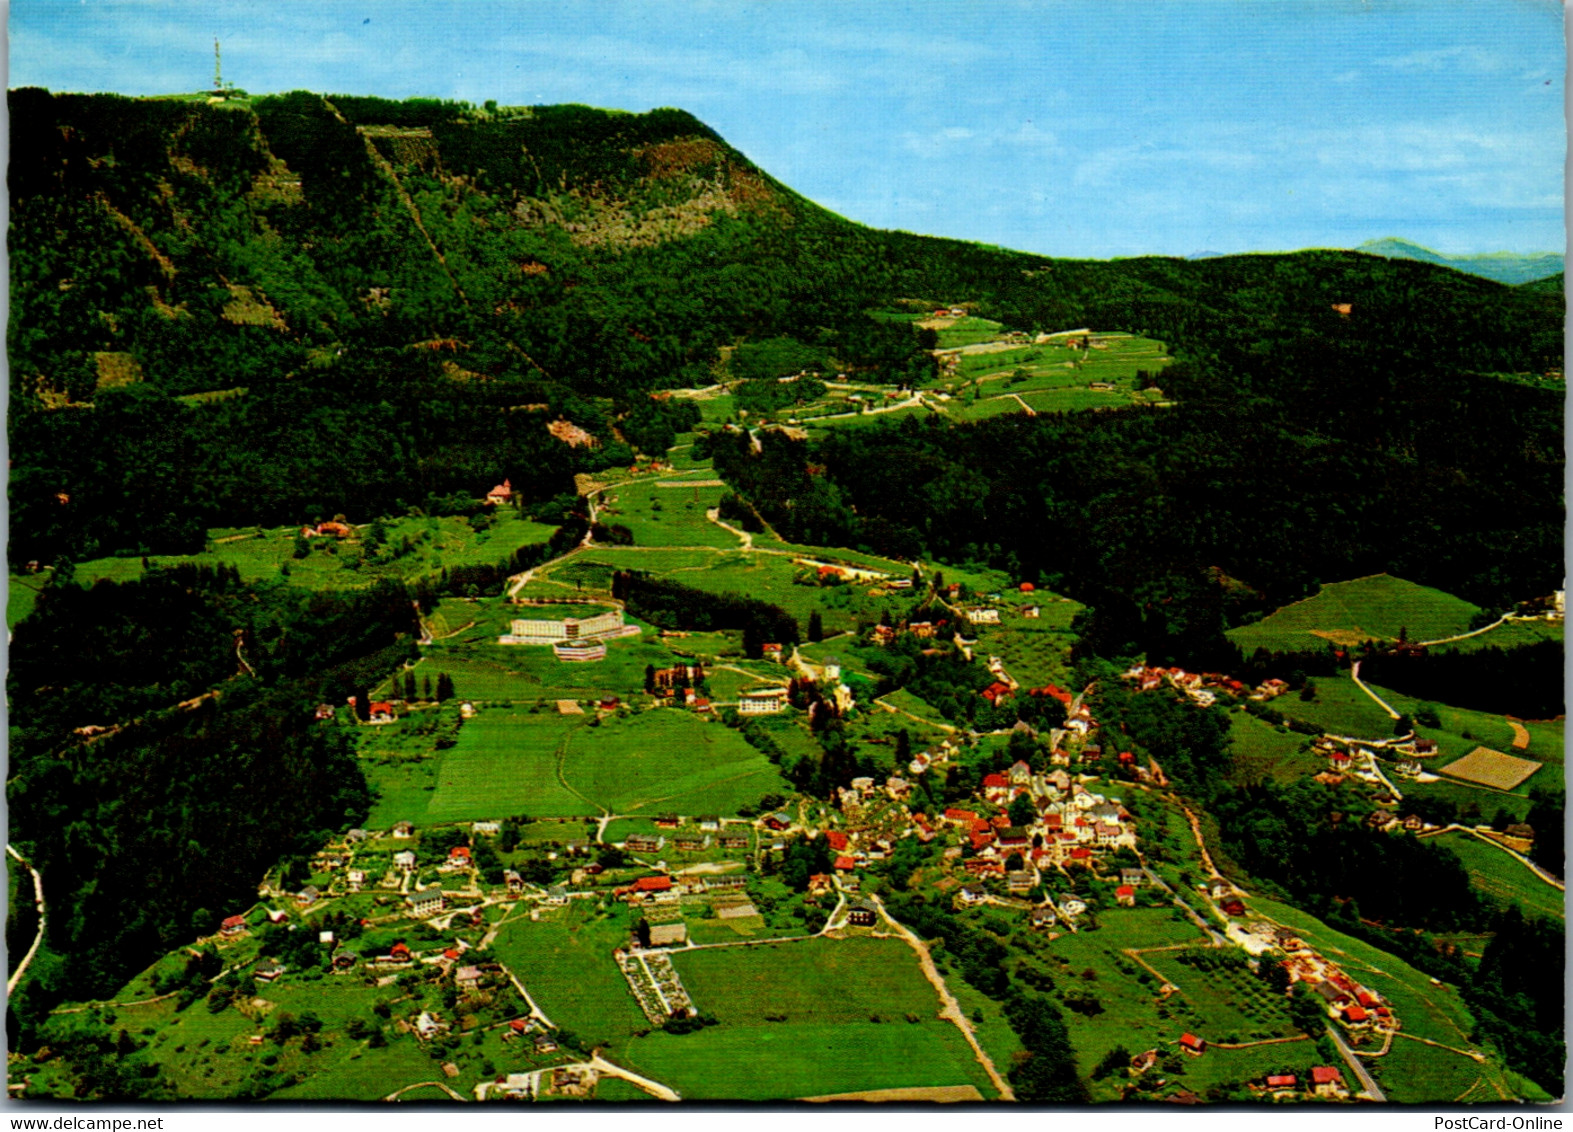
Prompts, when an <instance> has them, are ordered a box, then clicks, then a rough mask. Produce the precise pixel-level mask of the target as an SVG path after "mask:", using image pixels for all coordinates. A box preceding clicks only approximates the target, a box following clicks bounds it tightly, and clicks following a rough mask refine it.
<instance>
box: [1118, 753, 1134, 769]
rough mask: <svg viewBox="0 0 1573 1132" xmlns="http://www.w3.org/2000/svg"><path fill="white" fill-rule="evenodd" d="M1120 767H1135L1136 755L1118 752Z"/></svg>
mask: <svg viewBox="0 0 1573 1132" xmlns="http://www.w3.org/2000/svg"><path fill="white" fill-rule="evenodd" d="M1120 765H1121V766H1135V765H1136V754H1135V752H1133V751H1121V752H1120Z"/></svg>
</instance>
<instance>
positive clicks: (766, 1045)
mask: <svg viewBox="0 0 1573 1132" xmlns="http://www.w3.org/2000/svg"><path fill="white" fill-rule="evenodd" d="M625 1060H626V1061H627V1063H628V1065H629V1067H630V1068H633V1069H636V1070H637V1071H639V1072H641V1073H644V1074H646V1075H648V1076H650V1077H653V1078H655V1079H656V1080H658V1081H660V1082H662V1083H663V1084H666V1085H669V1086H671V1087H672V1088H674V1089H676V1090H677V1091H678V1092H679V1093H681V1094H682V1096H683V1098H684V1099H685V1100H740V1101H770V1100H791V1099H793V1098H797V1097H814V1096H827V1095H833V1094H836V1093H851V1092H859V1091H862V1090H866V1089H898V1088H912V1087H918V1086H933V1085H967V1084H970V1085H974V1086H976V1087H977V1088H978V1089H979V1090H980V1091H981V1092H982V1093H983V1095H984V1096H985V1097H989V1096H992V1095H993V1090H992V1089H991V1088H990V1087H989V1085H988V1082H987V1080H986V1078H984V1076H983V1072H982V1070H981V1068H980V1067H979V1066H978V1065H977V1063H976V1061H974V1060H973V1059H972V1051H971V1050H970V1049H969V1048H968V1047H967V1044H966V1042H965V1040H964V1039H963V1038H962V1037H961V1033H960V1031H958V1030H957V1029H956V1028H955V1027H954V1026H952V1025H951V1024H950V1023H948V1022H927V1023H919V1024H917V1025H909V1024H908V1023H906V1022H884V1023H874V1022H840V1023H801V1024H798V1025H776V1026H772V1025H765V1026H727V1025H725V1024H723V1025H720V1026H714V1027H711V1028H709V1029H706V1030H701V1031H700V1032H699V1033H697V1034H687V1035H684V1036H681V1037H678V1036H674V1035H672V1034H666V1033H654V1034H651V1035H649V1036H648V1037H644V1038H640V1039H639V1040H637V1041H635V1042H633V1043H632V1044H631V1045H630V1046H629V1047H628V1051H627V1054H626V1057H625Z"/></svg>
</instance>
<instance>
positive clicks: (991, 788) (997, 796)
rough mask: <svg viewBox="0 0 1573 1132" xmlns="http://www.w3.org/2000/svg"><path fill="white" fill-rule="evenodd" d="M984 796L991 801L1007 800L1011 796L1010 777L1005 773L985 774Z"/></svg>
mask: <svg viewBox="0 0 1573 1132" xmlns="http://www.w3.org/2000/svg"><path fill="white" fill-rule="evenodd" d="M983 796H984V797H985V798H987V799H988V800H989V801H990V802H1005V801H1008V800H1009V798H1010V779H1008V778H1006V777H1005V776H1004V775H1003V774H986V775H984V776H983Z"/></svg>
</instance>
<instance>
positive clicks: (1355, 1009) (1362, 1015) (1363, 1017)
mask: <svg viewBox="0 0 1573 1132" xmlns="http://www.w3.org/2000/svg"><path fill="white" fill-rule="evenodd" d="M1344 1022H1345V1023H1347V1024H1348V1025H1350V1026H1366V1025H1369V1024H1370V1022H1371V1015H1370V1014H1368V1013H1367V1012H1366V1009H1365V1007H1363V1006H1360V1005H1358V1004H1351V1005H1349V1006H1346V1007H1344Z"/></svg>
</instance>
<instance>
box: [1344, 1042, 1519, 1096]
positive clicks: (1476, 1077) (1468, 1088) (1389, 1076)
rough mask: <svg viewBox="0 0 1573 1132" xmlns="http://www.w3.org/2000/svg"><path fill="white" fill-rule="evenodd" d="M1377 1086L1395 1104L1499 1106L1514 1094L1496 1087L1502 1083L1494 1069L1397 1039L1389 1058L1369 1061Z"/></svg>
mask: <svg viewBox="0 0 1573 1132" xmlns="http://www.w3.org/2000/svg"><path fill="white" fill-rule="evenodd" d="M1365 1064H1366V1068H1367V1069H1368V1070H1369V1071H1370V1073H1371V1076H1373V1077H1375V1078H1376V1083H1377V1084H1378V1085H1380V1086H1381V1087H1382V1091H1383V1092H1384V1093H1386V1094H1387V1099H1388V1100H1390V1101H1392V1102H1394V1103H1395V1104H1425V1103H1430V1104H1448V1103H1453V1102H1458V1103H1469V1104H1487V1103H1499V1102H1500V1101H1502V1100H1504V1099H1506V1097H1507V1095H1510V1094H1499V1093H1498V1092H1497V1090H1496V1089H1494V1088H1493V1087H1492V1081H1493V1079H1500V1074H1498V1073H1494V1072H1493V1071H1492V1070H1491V1068H1490V1067H1487V1066H1482V1065H1479V1064H1478V1063H1476V1062H1475V1061H1474V1060H1473V1059H1472V1058H1468V1057H1465V1056H1463V1055H1462V1054H1457V1053H1453V1052H1452V1051H1450V1050H1445V1049H1438V1048H1437V1047H1436V1046H1428V1045H1424V1044H1423V1043H1421V1042H1412V1041H1407V1040H1405V1039H1404V1038H1403V1037H1397V1038H1394V1039H1393V1045H1392V1048H1391V1049H1389V1050H1388V1051H1387V1056H1386V1057H1378V1058H1372V1059H1369V1060H1367V1061H1366V1063H1365Z"/></svg>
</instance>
